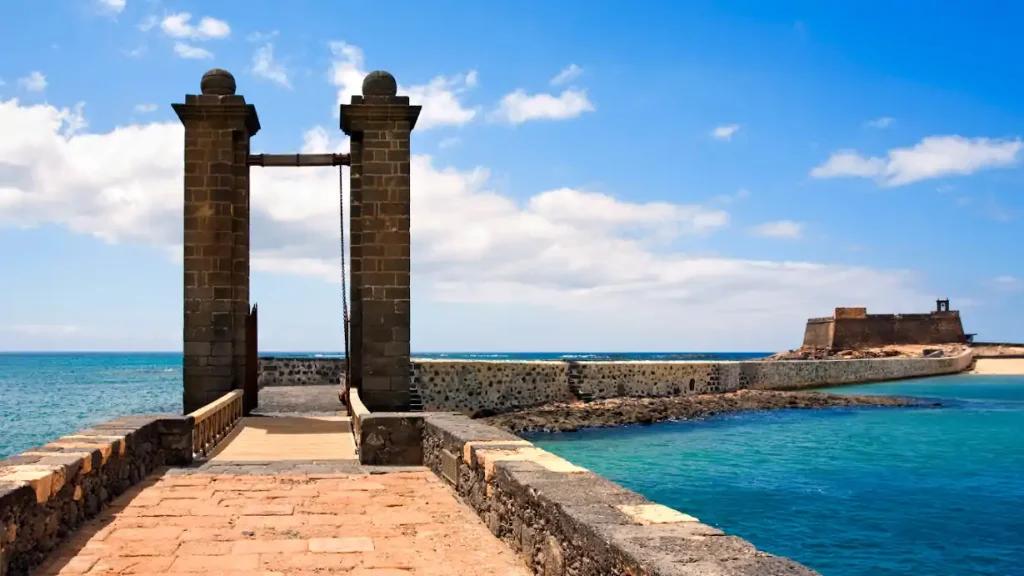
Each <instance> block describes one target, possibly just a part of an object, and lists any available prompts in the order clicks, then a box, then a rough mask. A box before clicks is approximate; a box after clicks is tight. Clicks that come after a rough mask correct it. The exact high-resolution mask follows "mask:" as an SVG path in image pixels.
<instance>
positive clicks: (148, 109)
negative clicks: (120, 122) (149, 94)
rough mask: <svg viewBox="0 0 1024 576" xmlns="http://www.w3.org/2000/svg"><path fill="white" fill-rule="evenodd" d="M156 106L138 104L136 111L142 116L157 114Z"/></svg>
mask: <svg viewBox="0 0 1024 576" xmlns="http://www.w3.org/2000/svg"><path fill="white" fill-rule="evenodd" d="M156 109H157V105H156V104H136V105H135V111H136V112H139V113H140V114H149V113H150V112H156Z"/></svg>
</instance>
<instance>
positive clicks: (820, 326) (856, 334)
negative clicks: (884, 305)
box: [803, 300, 968, 350]
mask: <svg viewBox="0 0 1024 576" xmlns="http://www.w3.org/2000/svg"><path fill="white" fill-rule="evenodd" d="M967 342H968V337H967V335H966V334H964V327H963V324H962V323H961V321H960V312H958V311H957V310H950V309H949V300H936V302H935V310H934V311H932V312H929V313H927V314H868V311H867V309H866V308H836V311H835V314H834V315H832V316H829V317H825V318H810V319H808V320H807V328H806V330H805V331H804V344H803V345H804V347H805V348H831V349H835V350H841V349H857V348H880V347H883V346H891V345H901V344H952V343H965V344H966V343H967Z"/></svg>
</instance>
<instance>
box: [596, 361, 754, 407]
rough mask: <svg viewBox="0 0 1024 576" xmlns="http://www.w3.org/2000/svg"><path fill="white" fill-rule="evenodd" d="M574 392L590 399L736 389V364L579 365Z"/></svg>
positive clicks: (618, 363) (702, 392)
mask: <svg viewBox="0 0 1024 576" xmlns="http://www.w3.org/2000/svg"><path fill="white" fill-rule="evenodd" d="M578 365H579V375H580V376H579V380H578V381H577V383H576V391H578V392H581V393H583V394H584V395H586V396H590V397H591V398H594V399H600V398H616V397H622V396H632V397H644V396H686V395H689V394H708V393H712V392H729V391H731V390H736V388H737V387H738V386H739V368H738V366H739V363H737V362H579V363H578Z"/></svg>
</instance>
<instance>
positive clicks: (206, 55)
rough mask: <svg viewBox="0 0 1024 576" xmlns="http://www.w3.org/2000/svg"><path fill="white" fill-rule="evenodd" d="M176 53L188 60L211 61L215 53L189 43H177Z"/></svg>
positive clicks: (175, 44)
mask: <svg viewBox="0 0 1024 576" xmlns="http://www.w3.org/2000/svg"><path fill="white" fill-rule="evenodd" d="M174 53H175V54H177V55H178V57H180V58H184V59H186V60H209V59H210V58H213V52H210V51H209V50H207V49H206V48H203V47H200V46H194V45H192V44H189V43H188V42H175V43H174Z"/></svg>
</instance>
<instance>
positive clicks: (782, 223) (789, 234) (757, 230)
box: [751, 220, 804, 238]
mask: <svg viewBox="0 0 1024 576" xmlns="http://www.w3.org/2000/svg"><path fill="white" fill-rule="evenodd" d="M803 231H804V224H803V223H802V222H794V221H792V220H777V221H775V222H765V223H764V224H760V225H758V226H754V227H753V228H752V229H751V232H752V233H753V234H754V235H756V236H764V237H766V238H800V237H801V236H802V235H803Z"/></svg>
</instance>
